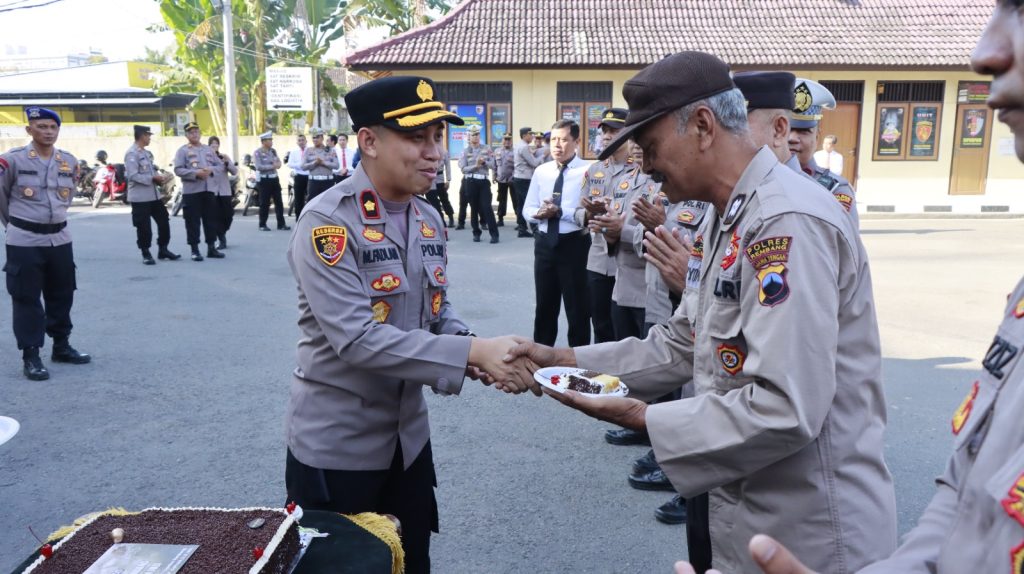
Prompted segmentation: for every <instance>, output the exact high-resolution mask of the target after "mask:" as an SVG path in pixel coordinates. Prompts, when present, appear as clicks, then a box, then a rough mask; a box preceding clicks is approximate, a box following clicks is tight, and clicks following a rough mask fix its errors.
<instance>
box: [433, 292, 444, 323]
mask: <svg viewBox="0 0 1024 574" xmlns="http://www.w3.org/2000/svg"><path fill="white" fill-rule="evenodd" d="M443 300H444V295H442V294H441V292H440V291H437V292H435V293H434V294H433V295H431V296H430V313H431V314H432V315H433V316H435V317H437V315H438V314H439V313H441V301H443Z"/></svg>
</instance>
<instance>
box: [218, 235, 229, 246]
mask: <svg viewBox="0 0 1024 574" xmlns="http://www.w3.org/2000/svg"><path fill="white" fill-rule="evenodd" d="M227 248H228V238H227V236H226V235H224V234H223V233H221V234H220V236H219V237H218V239H217V249H227Z"/></svg>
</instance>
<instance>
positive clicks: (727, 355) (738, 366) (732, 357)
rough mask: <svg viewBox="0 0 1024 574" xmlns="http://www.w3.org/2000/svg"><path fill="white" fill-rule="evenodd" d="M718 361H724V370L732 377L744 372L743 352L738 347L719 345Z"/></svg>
mask: <svg viewBox="0 0 1024 574" xmlns="http://www.w3.org/2000/svg"><path fill="white" fill-rule="evenodd" d="M718 359H719V360H720V361H722V368H723V369H725V372H727V373H729V374H730V375H735V374H737V373H739V372H740V371H742V370H743V361H744V359H746V357H744V356H743V351H740V348H739V347H737V346H736V345H725V344H722V345H719V346H718Z"/></svg>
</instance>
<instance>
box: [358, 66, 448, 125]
mask: <svg viewBox="0 0 1024 574" xmlns="http://www.w3.org/2000/svg"><path fill="white" fill-rule="evenodd" d="M435 93H436V89H435V87H434V82H433V81H432V80H430V79H429V78H421V77H419V76H388V77H386V78H378V79H376V80H373V81H370V82H367V83H365V84H363V85H362V86H359V87H358V88H356V89H354V90H352V91H351V92H349V93H347V94H345V105H346V106H347V107H348V115H349V116H350V117H351V118H352V127H353V128H354V129H356V130H358V129H359V128H365V127H369V126H385V127H388V128H391V129H393V130H398V131H402V132H411V131H414V130H418V129H420V128H424V127H426V126H429V125H432V124H436V123H438V122H448V123H452V124H456V125H460V126H461V125H462V124H463V123H464V122H463V121H462V118H460V117H459V116H458V115H456V114H453V113H451V112H449V111H448V110H446V109H445V108H444V104H443V103H441V102H439V101H437V100H435V99H434V94H435Z"/></svg>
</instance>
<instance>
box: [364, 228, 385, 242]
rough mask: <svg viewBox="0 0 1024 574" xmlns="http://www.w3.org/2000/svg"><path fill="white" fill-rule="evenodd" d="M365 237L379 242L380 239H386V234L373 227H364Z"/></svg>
mask: <svg viewBox="0 0 1024 574" xmlns="http://www.w3.org/2000/svg"><path fill="white" fill-rule="evenodd" d="M363 237H365V238H366V239H367V240H368V241H372V242H374V243H378V242H379V241H381V240H382V239H384V234H383V233H381V232H380V231H377V230H376V229H374V228H372V227H366V228H364V229H363Z"/></svg>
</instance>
